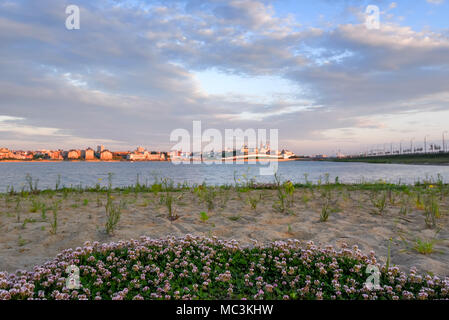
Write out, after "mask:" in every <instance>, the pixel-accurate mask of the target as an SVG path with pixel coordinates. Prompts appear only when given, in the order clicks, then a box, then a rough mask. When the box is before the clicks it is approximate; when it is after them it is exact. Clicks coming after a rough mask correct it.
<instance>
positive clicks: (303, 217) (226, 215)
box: [0, 188, 449, 276]
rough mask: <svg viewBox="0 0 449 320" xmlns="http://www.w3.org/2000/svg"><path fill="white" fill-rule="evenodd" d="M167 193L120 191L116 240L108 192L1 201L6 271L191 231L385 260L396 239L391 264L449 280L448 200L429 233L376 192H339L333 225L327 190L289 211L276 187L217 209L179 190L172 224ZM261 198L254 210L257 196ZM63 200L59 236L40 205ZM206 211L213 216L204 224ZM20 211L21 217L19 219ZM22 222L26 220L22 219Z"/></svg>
mask: <svg viewBox="0 0 449 320" xmlns="http://www.w3.org/2000/svg"><path fill="white" fill-rule="evenodd" d="M164 194H165V193H159V194H155V193H136V194H132V193H131V194H123V193H114V194H113V199H114V201H115V202H119V201H122V202H125V203H126V204H125V207H124V209H123V211H122V215H121V219H120V221H119V223H118V226H117V229H116V230H115V232H114V234H113V235H107V234H106V233H105V231H104V225H105V221H106V215H105V206H104V205H105V203H106V194H105V193H94V192H84V193H75V192H72V193H69V194H68V195H65V196H64V195H63V194H61V193H58V194H56V195H45V194H41V195H34V196H29V197H28V198H27V199H25V200H22V201H21V202H20V203H19V205H18V206H17V200H16V199H17V197H18V196H11V197H7V196H6V195H3V198H4V199H0V201H1V202H0V257H1V260H0V270H1V271H9V272H13V271H15V270H17V269H31V268H32V267H33V266H35V265H39V264H42V263H44V262H45V261H47V260H49V259H51V258H53V257H54V256H56V255H57V254H58V253H59V252H61V251H62V250H63V249H67V248H76V247H78V246H82V245H83V243H84V242H85V241H87V240H89V241H99V242H110V241H117V240H122V239H123V240H124V239H131V238H138V237H139V236H149V237H151V238H164V237H166V236H168V235H174V236H183V235H186V234H193V235H205V236H217V237H218V238H222V239H235V240H238V241H240V242H241V243H244V244H248V245H251V243H252V240H253V239H254V240H257V241H260V242H268V241H272V240H285V239H292V238H294V239H299V240H301V241H314V242H315V243H316V244H318V243H319V244H321V245H323V246H325V245H334V246H336V247H341V246H342V245H343V244H344V243H346V244H348V245H350V246H353V245H358V246H359V248H360V249H361V250H362V251H363V252H365V253H369V251H371V250H374V251H375V252H376V257H377V258H378V261H383V262H384V261H385V260H386V257H387V251H388V246H389V242H390V241H389V239H390V238H391V239H392V241H391V245H390V247H391V264H392V265H397V266H399V267H400V268H401V270H404V271H408V270H409V268H410V267H412V266H415V267H417V268H418V270H420V271H423V272H429V273H432V274H437V275H441V276H447V275H449V251H448V248H449V241H448V239H449V237H448V236H449V232H448V216H447V214H446V212H447V211H448V209H449V205H448V200H447V199H446V200H444V201H443V202H442V203H441V208H440V210H441V212H442V213H443V215H442V217H441V218H440V219H438V226H437V228H428V227H426V224H425V218H424V214H423V210H422V208H416V207H415V206H414V204H413V203H412V202H410V207H409V208H410V209H409V212H408V213H407V214H406V215H404V214H401V213H400V208H401V206H400V205H399V197H400V195H396V196H395V197H396V199H394V201H393V202H395V203H394V204H391V203H390V202H389V203H388V204H387V207H386V209H385V212H384V213H383V214H382V215H380V214H376V213H374V211H373V210H374V209H373V205H372V204H371V201H370V197H371V196H370V192H369V191H361V190H346V189H344V188H343V189H339V190H333V191H332V199H334V200H332V212H331V213H330V216H329V219H328V220H327V221H326V222H321V221H320V212H321V210H322V207H323V200H322V197H321V195H320V193H319V191H317V190H314V191H312V190H311V189H299V190H295V192H294V197H293V199H294V201H293V203H292V204H291V206H290V207H289V208H288V212H287V213H281V212H278V211H277V210H275V209H274V208H273V204H275V203H276V199H277V197H276V190H250V191H248V192H237V191H235V190H234V189H231V190H224V189H223V190H221V189H220V190H219V192H217V196H216V198H215V199H214V208H213V209H212V210H208V208H207V206H206V204H205V203H204V202H202V201H200V199H199V198H198V196H197V195H196V194H195V193H193V192H190V191H183V192H173V193H172V195H173V196H174V199H175V204H174V209H175V214H176V215H178V217H179V218H178V219H176V220H174V221H171V220H170V219H168V211H167V207H166V206H164V204H163V203H162V201H161V196H162V197H163V196H164ZM250 198H251V199H259V198H260V201H259V202H258V203H257V207H256V209H253V208H252V207H251V205H250V203H249V201H248V200H249V199H250ZM38 201H39V202H40V203H45V204H46V206H47V207H50V206H51V203H53V202H55V201H60V209H59V211H58V226H57V231H56V234H51V232H50V230H51V221H52V219H53V218H52V211H51V210H49V209H47V210H46V212H45V217H43V216H42V212H41V210H36V212H32V211H35V210H34V209H33V203H34V206H35V204H36V202H38ZM201 212H204V213H205V214H206V217H207V218H204V215H203V219H201ZM18 214H19V216H20V217H19V218H18V217H17V216H18ZM19 221H20V222H19ZM417 239H421V240H428V241H434V252H432V253H430V254H422V253H419V252H417V251H416V250H415V249H414V248H413V247H414V244H415V243H416V240H417Z"/></svg>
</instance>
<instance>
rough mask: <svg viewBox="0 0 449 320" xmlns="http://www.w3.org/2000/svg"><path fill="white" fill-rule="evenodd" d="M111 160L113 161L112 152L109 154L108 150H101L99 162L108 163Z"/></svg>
mask: <svg viewBox="0 0 449 320" xmlns="http://www.w3.org/2000/svg"><path fill="white" fill-rule="evenodd" d="M112 159H113V156H112V152H110V151H109V150H103V151H102V152H101V153H100V160H103V161H110V160H112Z"/></svg>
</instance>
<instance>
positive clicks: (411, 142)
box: [410, 138, 415, 154]
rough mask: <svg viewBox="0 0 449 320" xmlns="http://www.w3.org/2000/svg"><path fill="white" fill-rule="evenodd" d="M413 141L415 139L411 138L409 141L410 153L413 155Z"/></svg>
mask: <svg viewBox="0 0 449 320" xmlns="http://www.w3.org/2000/svg"><path fill="white" fill-rule="evenodd" d="M414 140H415V138H412V139H411V140H410V153H412V154H413V153H415V150H413V141H414Z"/></svg>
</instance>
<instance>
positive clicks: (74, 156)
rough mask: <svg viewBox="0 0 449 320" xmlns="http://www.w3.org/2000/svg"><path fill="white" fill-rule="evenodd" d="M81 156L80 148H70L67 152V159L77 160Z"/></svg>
mask: <svg viewBox="0 0 449 320" xmlns="http://www.w3.org/2000/svg"><path fill="white" fill-rule="evenodd" d="M79 158H81V151H80V150H70V151H69V152H68V153H67V159H68V160H77V159H79Z"/></svg>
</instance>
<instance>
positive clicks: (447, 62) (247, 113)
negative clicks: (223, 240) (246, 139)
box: [0, 0, 449, 155]
mask: <svg viewBox="0 0 449 320" xmlns="http://www.w3.org/2000/svg"><path fill="white" fill-rule="evenodd" d="M71 4H75V5H77V6H79V8H80V29H79V30H67V29H66V26H65V20H66V18H67V14H66V12H65V8H66V7H67V6H68V5H71ZM368 5H375V6H377V7H378V8H379V10H380V24H379V29H374V30H371V29H368V28H367V26H366V24H365V22H366V8H367V6H368ZM448 15H449V1H448V0H446V1H445V0H438V1H437V0H416V1H407V0H398V1H385V0H371V1H365V0H345V1H343V0H341V1H329V0H317V1H313V2H311V1H296V0H229V1H225V0H170V1H165V0H157V1H156V0H155V1H139V0H123V1H115V0H100V1H95V2H94V1H87V0H79V1H75V2H73V1H59V0H41V1H31V0H24V1H10V0H5V1H2V2H1V3H0V42H1V43H2V49H1V50H0V70H1V73H0V148H1V147H7V148H11V149H23V150H37V149H58V148H62V149H73V148H75V149H76V148H79V149H83V148H87V147H89V146H91V147H93V148H94V147H96V146H97V145H99V144H104V145H105V146H108V148H111V149H114V150H133V148H135V146H138V145H142V146H145V147H147V148H150V149H152V150H164V151H169V150H170V148H171V147H172V146H173V143H172V142H170V140H169V136H170V132H171V131H173V130H174V129H176V128H189V127H190V126H191V122H192V120H201V121H202V123H203V125H204V127H205V129H207V128H216V129H218V130H224V129H225V128H242V129H247V128H260V129H271V128H273V129H278V130H279V148H278V149H280V150H282V149H290V150H291V151H293V152H294V153H296V154H305V155H313V154H335V153H336V152H338V151H339V150H341V151H342V152H344V153H356V152H362V151H364V150H369V149H374V148H375V147H376V146H380V148H382V145H385V144H390V143H393V144H395V146H396V147H397V146H398V145H400V144H401V141H402V143H403V144H404V145H410V141H411V140H413V141H414V143H415V144H416V145H419V144H421V145H422V144H423V143H424V142H423V141H424V137H427V138H426V139H428V141H431V142H434V143H438V144H440V145H441V146H442V139H443V136H442V134H443V132H446V131H448V130H449V125H448V121H447V119H449V32H448V30H449V29H448V27H449V25H448V23H447V17H448ZM447 137H449V136H447Z"/></svg>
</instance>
